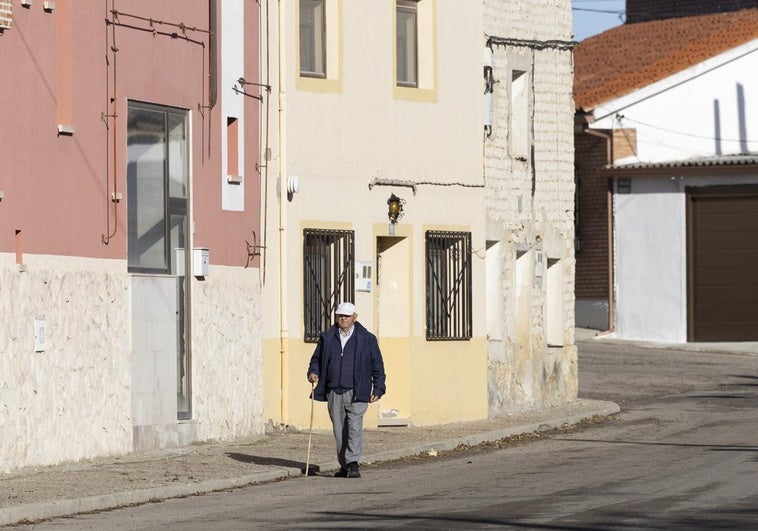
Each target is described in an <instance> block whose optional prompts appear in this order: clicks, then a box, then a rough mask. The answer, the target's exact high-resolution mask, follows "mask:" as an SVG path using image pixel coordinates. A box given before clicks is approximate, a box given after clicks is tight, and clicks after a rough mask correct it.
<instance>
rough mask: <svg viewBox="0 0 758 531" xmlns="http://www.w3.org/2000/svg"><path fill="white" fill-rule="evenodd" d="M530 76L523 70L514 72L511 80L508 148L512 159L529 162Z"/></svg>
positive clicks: (530, 121)
mask: <svg viewBox="0 0 758 531" xmlns="http://www.w3.org/2000/svg"><path fill="white" fill-rule="evenodd" d="M529 80H530V76H529V74H528V73H527V72H526V71H523V70H512V71H511V79H510V105H509V110H510V116H509V124H508V125H509V127H508V140H509V142H508V147H509V151H510V155H511V157H513V158H515V159H519V160H524V161H526V160H528V158H529V154H530V150H531V129H532V120H531V116H530V112H529V100H530V99H531V91H530V86H529Z"/></svg>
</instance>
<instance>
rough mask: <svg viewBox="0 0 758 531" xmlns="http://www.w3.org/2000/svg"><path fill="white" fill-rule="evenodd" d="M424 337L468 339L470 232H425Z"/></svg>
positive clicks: (430, 338)
mask: <svg viewBox="0 0 758 531" xmlns="http://www.w3.org/2000/svg"><path fill="white" fill-rule="evenodd" d="M426 339H427V340H428V341H448V340H468V339H471V233H470V232H445V231H427V232H426Z"/></svg>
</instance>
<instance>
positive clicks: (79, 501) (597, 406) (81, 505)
mask: <svg viewBox="0 0 758 531" xmlns="http://www.w3.org/2000/svg"><path fill="white" fill-rule="evenodd" d="M585 402H589V401H585ZM591 402H593V404H592V406H593V407H592V408H585V409H584V411H583V412H582V413H577V414H575V415H564V416H559V415H556V416H554V417H548V418H546V419H543V420H540V421H538V422H527V423H524V424H519V425H515V426H511V427H509V428H506V429H502V430H495V431H489V432H484V433H478V434H474V435H470V436H467V437H459V438H455V439H443V440H440V441H437V442H433V443H425V444H420V445H415V446H411V447H406V448H402V449H399V450H392V451H388V452H381V453H378V454H374V455H369V456H366V458H365V459H364V460H363V461H364V462H366V463H376V462H381V461H392V460H395V459H402V458H404V457H409V456H413V455H418V454H421V453H425V452H428V451H429V450H438V451H439V450H453V449H455V448H457V447H458V446H461V445H467V446H474V445H477V444H481V443H484V442H489V441H497V440H500V439H503V438H506V437H512V436H514V435H520V434H524V433H533V432H537V431H547V430H551V429H554V428H559V427H561V426H564V425H566V424H569V425H572V424H578V423H579V422H581V421H582V420H584V419H587V418H592V417H594V416H609V415H614V414H616V413H619V412H620V411H621V409H620V408H619V406H618V405H617V404H615V403H613V402H603V401H591ZM310 466H311V467H318V468H317V469H318V470H320V471H322V472H323V471H331V470H337V469H338V468H339V464H338V463H337V460H336V459H335V460H330V461H326V462H322V463H311V465H310ZM302 475H303V470H302V469H300V468H284V467H281V468H275V469H271V470H265V471H262V472H257V473H255V474H249V475H244V476H238V477H234V478H224V479H211V480H206V481H200V482H197V483H186V484H180V485H167V486H162V487H154V488H147V489H137V490H128V491H122V492H115V493H111V494H103V495H98V496H87V497H84V498H76V499H71V500H56V501H50V502H42V503H32V504H26V505H18V506H15V507H6V508H3V509H0V526H7V525H12V524H19V523H29V522H34V521H38V520H45V519H48V518H58V517H63V516H71V515H74V514H81V513H88V512H94V511H105V510H110V509H116V508H119V507H125V506H129V505H139V504H143V503H150V502H153V501H162V500H166V499H170V498H184V497H187V496H193V495H196V494H204V493H208V492H216V491H222V490H227V489H234V488H240V487H246V486H248V485H254V484H256V483H264V482H267V481H274V480H279V479H286V478H289V477H298V476H302Z"/></svg>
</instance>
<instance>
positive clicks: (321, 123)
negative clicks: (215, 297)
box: [264, 0, 577, 428]
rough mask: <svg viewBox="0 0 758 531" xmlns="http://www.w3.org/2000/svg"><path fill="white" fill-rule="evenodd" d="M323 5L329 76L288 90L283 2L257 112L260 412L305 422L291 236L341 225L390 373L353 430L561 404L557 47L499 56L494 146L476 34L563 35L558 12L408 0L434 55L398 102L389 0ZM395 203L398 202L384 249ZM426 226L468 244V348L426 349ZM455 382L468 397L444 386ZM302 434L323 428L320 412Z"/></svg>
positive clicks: (566, 274) (569, 325) (568, 355)
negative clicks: (273, 76) (519, 95)
mask: <svg viewBox="0 0 758 531" xmlns="http://www.w3.org/2000/svg"><path fill="white" fill-rule="evenodd" d="M293 4H296V3H293ZM333 4H335V5H336V6H337V8H338V13H337V15H336V16H334V20H333V22H336V23H337V24H338V29H339V31H337V32H336V35H335V36H332V37H331V38H332V39H336V42H337V43H338V45H337V51H336V52H330V57H331V58H332V65H333V68H331V69H328V73H327V79H326V80H313V79H307V80H303V79H298V78H299V76H298V70H297V59H298V58H297V53H296V50H297V48H296V43H297V38H296V29H297V25H296V23H295V20H296V18H295V17H296V11H295V6H294V5H291V4H285V5H282V6H281V7H282V14H283V16H284V18H283V19H282V21H281V24H274V25H273V27H275V28H277V33H279V32H282V33H280V35H281V36H283V37H284V38H283V39H282V40H281V41H279V35H276V36H272V38H271V42H272V43H280V44H282V49H283V50H284V52H285V55H284V56H283V57H282V60H283V63H282V65H281V69H280V70H279V71H278V73H279V74H280V76H281V78H277V83H279V82H280V86H275V90H274V91H273V92H272V99H271V100H270V101H269V103H268V104H269V105H270V110H272V111H273V112H274V113H275V115H276V116H277V119H276V120H278V122H276V127H274V128H272V131H274V130H275V132H274V133H273V134H272V137H271V138H272V140H271V145H272V146H275V147H274V149H273V152H274V157H273V159H272V160H271V161H270V162H269V170H270V171H271V172H272V175H274V174H275V175H277V179H278V181H277V186H276V187H273V186H272V187H271V188H270V189H269V196H268V200H269V204H270V205H272V206H271V208H270V211H269V215H268V217H267V220H268V227H269V228H268V232H267V234H268V235H269V240H268V241H269V247H268V248H267V251H266V260H265V275H266V279H267V280H266V284H265V286H264V307H265V308H266V312H265V315H264V323H265V325H264V345H265V348H264V350H265V378H264V380H265V407H264V416H265V417H266V418H267V419H269V420H271V421H272V422H273V423H274V424H278V423H282V424H294V425H297V426H304V425H305V423H307V421H308V414H309V402H308V398H307V397H308V393H309V391H310V385H309V384H308V383H307V382H306V379H305V372H306V367H307V362H308V359H309V358H310V355H311V354H312V352H313V348H314V347H315V345H314V344H306V343H304V342H303V341H302V334H303V323H302V305H303V302H302V291H303V286H302V269H301V267H302V229H303V228H305V227H313V228H348V229H350V230H354V231H355V250H356V256H355V259H356V260H358V261H369V262H372V263H373V264H374V265H375V266H376V264H377V259H379V260H380V261H381V263H382V275H383V277H384V280H386V281H387V282H382V284H383V285H382V286H381V287H377V286H376V281H377V277H376V275H377V272H376V267H374V275H375V276H374V289H373V290H372V292H371V293H364V292H359V293H357V294H356V300H355V301H354V302H355V303H356V305H357V306H358V312H359V320H360V321H361V322H362V323H363V324H364V325H366V326H367V327H368V328H369V329H370V330H372V331H375V332H377V334H378V336H379V340H380V345H381V347H382V349H383V351H384V356H385V360H386V365H387V373H388V377H387V387H388V393H387V395H386V397H385V398H383V399H382V401H381V402H380V403H379V404H378V405H377V406H372V408H371V409H370V410H369V414H368V416H367V425H371V424H372V423H373V422H374V421H377V422H378V423H381V422H385V421H387V419H400V421H408V422H410V423H413V424H434V423H440V422H453V421H461V420H470V419H479V418H485V417H487V416H488V415H490V416H493V415H503V414H508V413H513V412H518V411H524V410H528V409H535V408H540V407H548V406H550V405H553V404H557V403H564V402H567V401H570V400H573V399H574V398H576V393H577V364H576V348H575V346H574V345H573V341H574V338H573V322H574V317H573V277H574V274H573V271H574V269H573V268H574V259H573V221H572V216H573V186H574V185H573V168H572V160H573V158H572V157H573V143H572V142H573V140H572V123H573V122H572V120H573V114H572V102H571V82H572V63H571V51H570V49H569V50H566V49H556V48H550V47H547V48H544V49H543V48H538V47H528V46H526V47H524V46H516V47H509V48H507V49H506V48H498V49H496V50H495V59H494V60H495V69H496V72H497V74H498V75H499V76H500V77H499V80H500V81H501V83H499V84H498V85H497V91H498V92H497V93H496V98H495V124H494V127H493V135H492V136H491V137H490V138H487V139H485V138H484V136H483V132H482V129H483V123H482V107H483V96H482V92H483V90H482V89H483V83H482V52H483V48H484V46H485V42H486V36H487V35H496V36H507V37H510V38H512V39H527V40H540V39H541V40H545V41H547V40H553V39H557V40H570V38H571V12H570V2H569V1H568V0H565V1H561V2H559V3H558V5H556V3H555V2H553V1H547V0H538V1H536V2H525V1H500V2H489V1H485V2H466V3H462V2H434V1H429V2H422V3H421V4H420V6H421V5H423V6H425V7H424V9H431V10H432V11H431V12H432V13H433V15H434V16H433V17H432V19H433V20H434V24H433V25H431V26H429V27H428V28H426V29H427V30H428V31H426V33H425V35H427V36H428V35H432V36H433V37H431V38H432V41H433V42H434V43H436V47H435V48H434V52H433V53H431V54H428V55H425V56H424V57H426V59H422V61H424V60H426V61H428V64H427V65H426V68H427V70H425V75H424V76H422V77H423V80H422V83H421V84H422V85H423V86H421V87H420V90H417V91H416V92H413V90H411V92H410V94H409V93H408V91H405V90H396V88H395V87H394V70H393V69H394V68H395V64H394V59H393V57H394V49H393V42H394V41H393V38H394V37H393V36H394V22H393V20H394V19H393V8H394V3H393V2H373V1H371V2H370V1H367V0H364V1H351V2H345V1H342V2H334V3H333ZM270 5H272V6H274V5H275V3H274V2H271V3H270ZM423 16H425V15H420V18H423ZM366 20H371V24H366V23H365V21H366ZM546 20H547V21H553V22H554V24H553V23H551V24H545V21H546ZM485 34H486V35H485ZM423 39H424V37H422V38H421V40H422V41H423ZM422 46H423V44H422ZM422 55H423V53H422ZM514 68H515V69H526V70H527V71H528V72H529V75H530V83H529V89H528V95H529V98H530V99H529V107H528V108H529V111H530V115H532V114H531V113H532V111H533V128H530V135H531V134H532V133H531V131H533V142H534V146H535V163H534V164H533V166H532V165H531V163H527V164H525V163H524V161H520V160H515V159H514V158H513V156H512V155H511V154H510V153H509V150H508V142H509V141H510V140H509V137H508V134H509V132H508V129H509V119H510V116H509V109H508V105H509V103H508V101H509V98H510V93H509V90H510V85H509V83H507V82H506V79H507V76H508V75H509V74H506V72H509V69H514ZM533 168H534V170H535V175H536V190H535V194H534V196H533V197H532V193H531V188H532V186H531V175H532V169H533ZM294 176H296V177H298V178H299V182H300V190H299V191H298V192H296V193H294V194H292V195H291V196H290V197H289V198H288V197H287V194H286V192H285V191H284V190H285V189H284V187H285V186H286V183H287V180H288V179H289V178H290V177H294ZM377 181H379V182H381V181H384V182H385V183H389V185H386V186H385V185H378V186H373V185H374V184H376V182H377ZM272 182H273V181H272ZM402 183H406V184H411V183H423V184H417V186H415V188H414V189H412V188H410V187H407V186H401V184H402ZM391 193H395V194H396V195H398V196H400V197H401V198H402V199H404V200H405V205H404V213H405V215H404V217H403V218H402V219H401V220H400V223H399V224H398V225H397V227H396V234H395V236H394V237H390V236H389V233H388V227H387V204H386V200H387V198H388V197H389V195H390V194H391ZM428 229H443V230H465V231H470V232H471V233H472V244H473V249H474V257H473V316H474V318H473V324H474V330H473V338H472V340H471V341H452V342H429V341H426V339H425V328H424V326H425V300H426V299H425V295H426V294H425V269H424V231H425V230H428ZM493 248H496V249H497V252H494V251H493V252H489V250H490V249H493ZM377 257H379V258H377ZM390 284H391V285H392V286H393V288H392V289H390V288H389V285H390ZM493 299H494V300H493ZM488 312H489V315H488ZM488 317H492V318H491V319H490V320H489V324H488V319H487V318H488ZM489 332H493V338H494V339H495V340H494V341H493V340H492V339H491V340H489V341H488V339H487V335H488V333H489ZM461 382H466V385H467V389H468V390H470V392H468V393H466V396H462V395H461V393H457V392H456V389H457V388H458V386H459V385H460V383H461ZM322 409H323V408H322ZM316 426H317V427H319V428H326V427H328V418H327V417H326V416H325V412H324V411H323V410H319V409H318V408H317V414H316Z"/></svg>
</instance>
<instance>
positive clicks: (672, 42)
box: [574, 9, 758, 111]
mask: <svg viewBox="0 0 758 531" xmlns="http://www.w3.org/2000/svg"><path fill="white" fill-rule="evenodd" d="M756 38H758V9H744V10H742V11H735V12H732V13H718V14H715V15H704V16H697V17H682V18H672V19H666V20H655V21H651V22H639V23H636V24H624V25H622V26H618V27H616V28H613V29H610V30H608V31H606V32H604V33H601V34H600V35H596V36H594V37H590V38H589V39H586V40H584V41H582V42H580V43H579V44H578V45H577V46H576V48H575V49H574V103H575V105H576V108H577V109H583V110H585V111H591V110H592V109H593V108H595V107H596V106H597V105H599V104H601V103H603V102H605V101H608V100H611V99H614V98H617V97H620V96H623V95H625V94H628V93H630V92H632V91H634V90H636V89H639V88H642V87H645V86H647V85H650V84H651V83H654V82H656V81H659V80H661V79H664V78H666V77H668V76H670V75H672V74H675V73H677V72H680V71H682V70H684V69H686V68H689V67H690V66H693V65H696V64H698V63H701V62H703V61H705V60H706V59H709V58H711V57H714V56H716V55H718V54H720V53H723V52H725V51H727V50H730V49H732V48H735V47H737V46H739V45H741V44H744V43H746V42H749V41H751V40H753V39H756Z"/></svg>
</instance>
